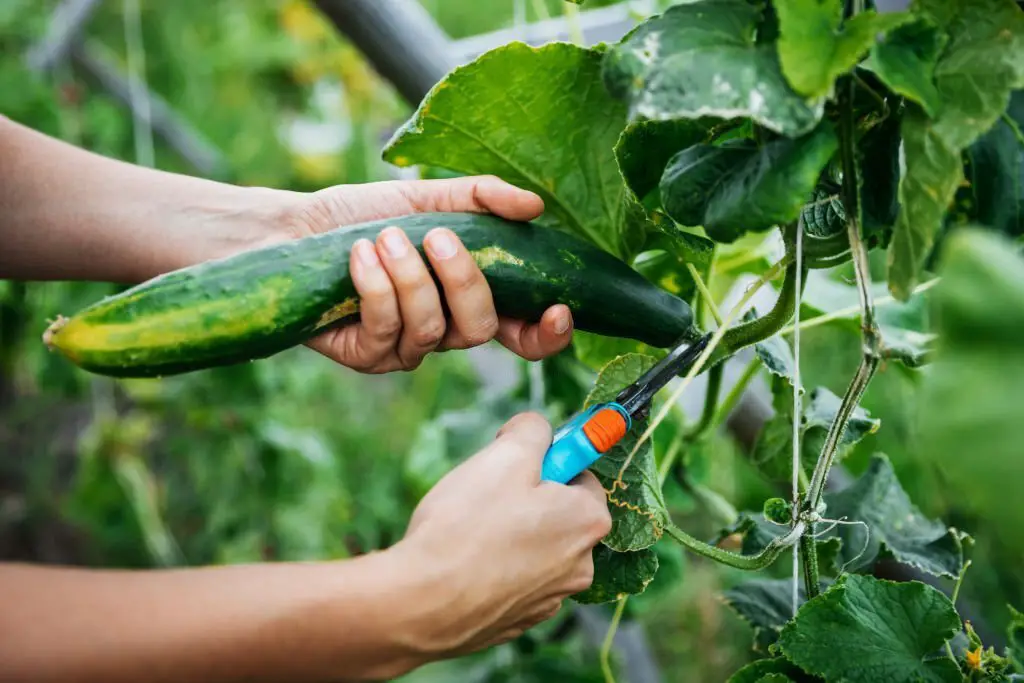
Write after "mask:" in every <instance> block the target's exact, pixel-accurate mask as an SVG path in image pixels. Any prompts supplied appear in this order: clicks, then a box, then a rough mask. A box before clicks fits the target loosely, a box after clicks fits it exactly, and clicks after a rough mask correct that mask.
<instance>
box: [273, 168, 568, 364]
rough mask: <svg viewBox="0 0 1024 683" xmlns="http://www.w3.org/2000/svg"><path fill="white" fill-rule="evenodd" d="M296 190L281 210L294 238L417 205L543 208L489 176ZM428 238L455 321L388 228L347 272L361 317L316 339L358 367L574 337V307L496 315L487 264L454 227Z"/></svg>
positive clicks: (527, 348) (526, 212)
mask: <svg viewBox="0 0 1024 683" xmlns="http://www.w3.org/2000/svg"><path fill="white" fill-rule="evenodd" d="M293 197H294V199H293V200H292V201H291V202H290V204H289V208H288V210H287V211H286V214H285V219H284V221H285V223H286V224H287V228H288V230H289V231H290V233H291V236H293V237H304V236H306V235H310V234H315V233H319V232H326V231H328V230H333V229H335V228H337V227H338V226H339V225H350V224H354V223H362V222H366V221H372V220H378V219H383V218H392V217H398V216H404V215H408V214H413V213H429V212H441V211H466V212H479V213H493V214H496V215H499V216H502V217H504V218H508V219H511V220H531V219H533V218H536V217H537V216H538V215H540V213H541V212H542V211H543V210H544V204H543V202H542V200H541V199H540V197H538V196H537V195H535V194H533V193H532V192H527V191H526V190H521V189H519V188H516V187H514V186H512V185H509V184H508V183H506V182H504V181H502V180H500V179H499V178H495V177H492V176H477V177H468V178H455V179H450V180H414V181H390V182H380V183H368V184H365V185H339V186H336V187H330V188H326V189H324V190H320V191H319V192H315V193H313V194H310V195H297V196H296V195H293ZM424 245H425V247H426V249H425V250H426V253H427V257H428V259H429V261H430V265H431V266H432V267H433V269H434V272H435V273H436V274H437V277H438V280H439V281H440V282H441V286H442V289H443V290H444V298H445V300H446V302H447V304H448V308H449V310H450V312H451V320H450V321H446V320H445V316H444V314H443V312H442V308H441V293H440V292H438V289H437V286H436V285H435V283H434V281H433V279H432V278H431V277H430V274H429V272H428V270H427V267H426V265H425V264H424V263H423V259H422V258H420V255H419V253H418V252H417V251H416V250H415V248H414V247H413V245H412V243H411V242H410V241H409V239H408V238H407V237H406V236H405V234H404V233H403V232H402V231H401V230H399V229H397V228H388V229H386V230H384V231H382V232H381V234H380V235H379V236H378V237H377V240H376V243H372V242H370V241H369V240H359V241H358V242H356V244H355V245H354V246H353V249H352V258H351V259H350V262H349V271H350V273H351V275H352V281H353V284H354V285H355V288H356V291H357V292H358V293H359V296H360V307H361V310H360V321H359V322H358V323H357V324H353V325H348V326H345V327H342V328H338V329H333V330H328V331H327V332H325V333H324V334H322V335H320V336H318V337H316V338H315V339H313V340H312V341H310V342H309V346H310V347H312V348H313V349H315V350H317V351H319V352H320V353H322V354H324V355H325V356H328V357H329V358H332V359H334V360H336V361H338V362H339V363H341V364H343V365H346V366H348V367H350V368H353V369H355V370H359V371H361V372H368V373H381V372H389V371H392V370H412V369H414V368H416V367H417V366H419V364H420V362H421V361H422V360H423V358H424V356H426V354H428V353H430V352H431V351H435V350H436V351H444V350H449V349H467V348H470V347H473V346H478V345H480V344H483V343H485V342H487V341H489V340H491V339H497V340H498V341H499V342H500V343H501V344H502V345H504V346H505V347H506V348H508V349H509V350H511V351H513V352H514V353H516V354H518V355H519V356H522V357H523V358H526V359H528V360H538V359H540V358H544V357H547V356H550V355H552V354H555V353H557V352H559V351H561V350H562V349H564V348H565V347H566V345H568V343H569V340H570V339H571V337H572V314H571V313H570V311H569V308H568V307H567V306H564V305H556V306H552V307H551V308H549V309H548V310H547V311H545V312H544V315H543V316H542V317H541V319H540V321H539V322H538V323H534V324H529V323H526V322H524V321H521V320H513V319H510V318H506V317H504V316H499V315H498V314H497V312H496V311H495V309H494V301H493V299H492V297H491V290H490V287H489V286H488V284H487V281H486V280H485V279H484V276H483V273H481V272H480V269H479V268H478V267H477V265H476V263H475V262H474V261H473V259H472V257H471V256H470V254H469V252H468V251H467V250H466V248H465V247H464V246H463V245H462V243H461V242H460V241H459V239H458V237H456V235H455V234H454V233H453V232H452V231H451V230H448V229H446V228H437V229H435V230H432V231H431V232H429V233H428V234H427V236H426V237H425V239H424Z"/></svg>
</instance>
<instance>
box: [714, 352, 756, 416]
mask: <svg viewBox="0 0 1024 683" xmlns="http://www.w3.org/2000/svg"><path fill="white" fill-rule="evenodd" d="M760 370H761V359H760V358H758V357H757V356H754V357H753V358H751V359H750V362H749V363H747V367H746V368H745V369H744V370H743V374H742V375H740V378H739V379H738V380H737V381H736V384H734V385H733V387H732V389H730V390H729V393H728V394H726V396H725V400H723V401H722V402H721V403H720V404H719V406H718V411H717V412H716V413H715V419H714V425H715V426H716V427H717V426H719V425H721V424H722V423H724V422H725V421H726V420H727V419H729V415H730V414H731V413H732V411H733V409H734V408H735V407H736V404H737V403H739V402H740V399H741V398H742V397H743V392H745V391H746V390H747V386H748V385H749V384H750V381H751V380H752V379H754V377H756V376H757V373H758V372H759V371H760Z"/></svg>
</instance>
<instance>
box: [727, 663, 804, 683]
mask: <svg viewBox="0 0 1024 683" xmlns="http://www.w3.org/2000/svg"><path fill="white" fill-rule="evenodd" d="M818 680H820V679H818V678H813V677H811V676H808V675H807V674H805V673H804V672H803V671H801V670H800V669H798V668H797V667H796V666H794V665H793V664H792V663H791V662H788V661H786V659H785V658H783V657H774V658H772V659H759V660H757V661H756V662H751V663H750V664H747V665H746V666H745V667H743V668H742V669H740V670H739V671H737V672H736V673H734V674H733V675H732V676H731V677H730V678H729V680H728V681H727V683H786V682H787V681H789V682H791V683H804V681H818Z"/></svg>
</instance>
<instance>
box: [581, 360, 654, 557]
mask: <svg viewBox="0 0 1024 683" xmlns="http://www.w3.org/2000/svg"><path fill="white" fill-rule="evenodd" d="M655 362H656V360H655V359H654V358H653V357H651V356H642V355H639V354H628V355H625V356H620V357H619V358H616V359H615V360H613V361H612V362H611V363H609V364H608V365H606V366H605V367H604V368H603V369H602V370H601V372H600V373H599V374H598V377H597V382H596V384H595V385H594V390H593V391H591V392H590V395H589V396H588V397H587V401H586V404H585V405H586V406H587V407H589V406H592V405H594V404H595V403H602V402H605V401H611V400H613V399H614V398H615V396H616V395H617V394H618V393H619V392H620V391H621V390H622V389H623V387H625V386H626V385H628V384H630V383H631V382H633V381H635V380H636V379H637V378H639V377H640V375H642V374H643V373H644V372H646V371H647V370H649V369H650V368H651V367H652V366H653V365H654V364H655ZM646 428H647V424H646V421H641V422H638V423H634V425H633V428H632V429H631V430H630V431H629V433H628V434H627V435H626V437H625V438H624V439H623V440H622V441H620V442H619V443H618V444H616V445H615V446H614V447H613V448H612V449H611V450H610V451H608V452H607V453H605V454H604V455H603V456H602V457H601V458H600V459H598V460H597V462H595V463H594V464H593V465H592V466H591V468H590V469H591V471H592V472H594V474H596V475H597V478H598V479H599V480H600V481H601V485H602V486H604V488H605V491H609V490H611V489H612V488H613V485H615V481H616V478H617V477H618V474H619V470H621V469H622V465H623V464H624V463H625V461H626V458H627V457H628V456H629V453H630V451H632V450H633V447H634V446H635V445H636V443H637V440H638V439H639V436H640V434H642V433H643V431H644V430H645V429H646ZM622 483H623V484H625V488H620V487H619V485H615V491H614V492H613V493H611V494H609V496H608V509H609V510H610V511H611V513H612V530H611V532H610V533H609V534H608V535H607V536H606V537H605V538H604V541H603V543H604V544H605V545H606V546H608V547H609V548H611V549H612V550H617V551H619V552H626V551H635V550H642V549H644V548H649V547H650V546H652V545H654V544H655V542H657V540H658V539H659V538H661V535H662V533H663V532H664V529H665V525H666V524H668V521H669V517H668V511H667V510H666V509H665V499H664V497H663V496H662V493H661V487H660V486H659V485H658V472H657V468H656V467H655V463H654V453H653V451H652V449H651V441H650V440H648V441H646V442H645V443H644V445H643V447H641V448H640V449H639V450H638V451H637V453H636V455H634V456H633V460H632V462H631V463H630V465H629V467H628V468H627V469H626V471H625V473H624V474H623V477H622Z"/></svg>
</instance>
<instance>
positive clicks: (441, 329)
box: [409, 320, 446, 348]
mask: <svg viewBox="0 0 1024 683" xmlns="http://www.w3.org/2000/svg"><path fill="white" fill-rule="evenodd" d="M445 331H446V326H445V324H444V320H429V321H427V322H425V323H423V324H422V325H420V326H419V328H417V329H416V330H415V331H414V332H413V333H412V335H411V336H410V339H409V341H410V342H412V344H413V345H414V346H416V347H417V348H433V347H435V346H437V345H438V344H439V343H441V340H442V339H444V333H445Z"/></svg>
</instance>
